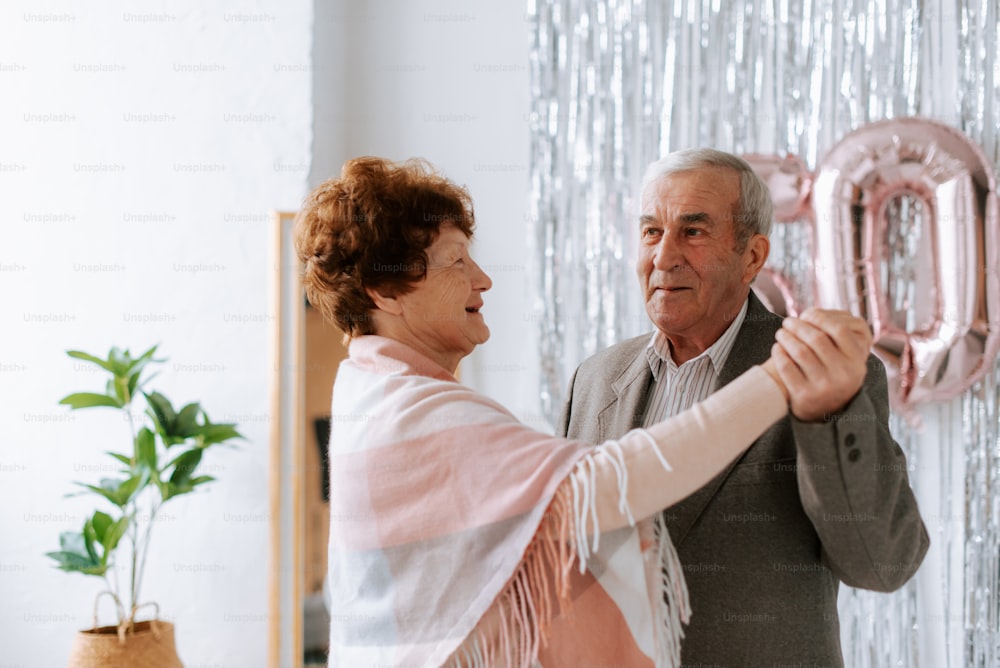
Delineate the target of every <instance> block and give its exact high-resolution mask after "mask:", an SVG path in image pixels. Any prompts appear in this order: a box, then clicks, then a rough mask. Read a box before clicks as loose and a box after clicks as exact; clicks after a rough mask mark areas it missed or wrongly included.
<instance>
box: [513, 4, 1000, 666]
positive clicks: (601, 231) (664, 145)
mask: <svg viewBox="0 0 1000 668" xmlns="http://www.w3.org/2000/svg"><path fill="white" fill-rule="evenodd" d="M529 14H530V16H531V17H532V20H533V24H532V29H533V38H534V42H533V49H532V61H531V75H532V86H533V90H532V105H533V109H532V116H531V119H532V128H531V136H532V164H531V178H532V193H531V200H530V202H531V204H530V206H531V207H532V218H531V219H532V221H533V229H532V234H533V238H534V241H535V244H534V250H533V254H534V262H533V268H534V280H535V291H536V303H535V304H534V308H535V320H536V321H537V322H538V323H539V331H538V334H539V340H540V345H541V361H542V375H541V387H540V389H539V393H540V397H541V401H542V405H543V409H544V411H545V413H546V415H547V416H548V417H549V418H550V419H551V420H555V418H556V416H557V415H558V413H559V411H560V408H561V405H562V401H563V398H564V393H565V389H566V386H567V383H568V380H569V376H570V374H571V373H572V371H573V369H574V368H575V367H576V365H577V364H579V362H580V361H582V360H583V359H584V358H585V357H587V356H588V355H590V354H592V353H594V352H595V351H597V350H599V349H601V348H604V347H606V346H608V345H611V344H613V343H616V342H618V341H620V340H622V339H624V338H627V337H629V336H633V335H636V334H640V333H642V332H645V331H649V330H650V327H651V326H650V323H649V322H648V319H647V317H646V315H645V311H644V309H643V306H642V302H641V298H640V295H639V290H638V284H637V280H636V278H635V276H634V273H633V271H632V267H633V264H632V260H633V257H634V253H635V243H636V238H635V237H636V216H635V211H636V209H637V206H638V202H637V188H638V184H639V181H640V179H641V176H642V171H643V169H644V168H645V166H646V165H647V164H648V163H649V162H651V161H653V160H655V159H657V158H658V157H660V156H661V155H663V154H665V153H667V152H669V151H672V150H675V149H679V148H686V147H690V146H712V147H716V148H720V149H723V150H727V151H731V152H734V153H740V154H767V155H772V154H773V155H786V154H788V155H793V156H797V157H799V158H801V159H802V160H803V161H804V162H805V163H806V164H807V166H808V167H809V168H810V169H815V168H816V166H817V163H818V161H819V160H821V159H822V157H823V155H824V154H825V152H826V151H827V150H828V149H829V148H830V147H831V146H832V145H833V144H834V143H835V142H836V141H837V140H839V139H840V138H842V137H843V136H844V135H846V134H847V133H848V132H850V131H851V130H854V129H856V128H858V127H860V126H862V125H865V124H866V123H869V122H872V121H876V120H881V119H890V118H898V117H902V116H923V117H927V118H933V119H935V120H938V121H941V122H943V123H946V124H948V125H951V126H953V127H955V128H957V129H959V130H961V131H962V132H964V133H965V134H966V135H967V136H968V137H969V138H970V139H971V140H972V141H973V142H975V143H976V144H978V145H979V146H980V147H981V148H982V149H983V151H984V152H985V154H986V156H987V157H988V158H989V159H990V160H991V161H992V162H993V164H994V165H996V164H997V163H998V162H1000V127H998V126H1000V57H998V53H997V46H998V41H997V39H998V33H1000V13H998V7H997V2H996V0H956V1H955V2H949V3H930V2H922V1H920V0H801V1H799V0H743V1H741V2H728V1H727V2H723V1H722V0H663V1H661V2H657V1H654V0H649V1H648V2H647V1H645V0H534V1H533V2H531V3H530V4H529ZM899 215H900V216H901V219H900V220H899V221H898V229H899V230H902V231H903V232H902V233H901V234H899V235H897V236H898V237H899V238H898V239H897V240H896V245H895V247H894V248H892V249H891V257H890V260H891V261H890V263H889V266H890V267H891V269H890V271H891V273H892V275H891V276H890V280H891V281H892V282H893V284H894V285H895V288H894V291H893V293H894V295H893V296H894V298H895V299H896V301H897V302H898V304H897V308H898V309H899V310H900V311H902V312H903V313H904V316H905V312H906V311H907V309H915V308H916V306H915V305H914V304H913V300H914V299H915V298H917V297H918V295H916V291H915V287H916V278H915V277H916V276H917V275H918V274H919V272H920V269H921V268H920V267H919V266H917V265H916V263H917V262H918V260H917V258H916V255H915V254H914V253H912V252H910V251H909V250H908V249H909V248H912V245H913V244H912V242H914V241H915V239H914V238H913V237H912V235H911V236H910V238H907V233H906V230H911V229H912V230H916V229H919V225H916V224H913V223H914V221H913V220H912V219H913V218H914V217H915V216H919V215H920V214H919V212H918V211H917V212H913V211H911V212H909V213H907V212H902V213H901V214H899ZM907 218H909V220H907ZM811 243H812V238H811V234H810V227H809V225H808V224H807V223H806V221H799V222H787V223H783V224H779V225H776V229H775V231H774V232H773V233H772V250H771V259H770V261H769V265H770V267H771V268H772V269H773V270H775V271H778V272H780V273H781V274H783V275H784V276H786V277H788V279H789V280H790V282H791V286H792V291H793V293H794V295H795V297H796V300H797V301H798V302H799V303H803V304H808V303H810V302H811V300H812V295H813V285H812V281H813V279H812V262H813V259H812V258H813V256H812V253H811V250H810V249H811ZM998 385H1000V365H997V364H994V366H993V368H992V370H991V372H990V373H988V374H987V375H986V376H985V377H984V378H983V379H982V380H981V381H979V382H978V383H976V385H975V386H974V387H973V388H972V389H970V390H969V391H967V392H965V393H963V394H962V395H961V396H959V397H956V398H955V399H953V400H951V401H947V402H938V403H935V404H927V405H924V406H922V407H920V409H919V415H918V416H917V417H918V418H919V424H918V423H915V422H913V421H904V420H902V419H900V418H894V424H893V425H892V426H893V431H894V434H895V435H896V437H897V440H899V441H900V443H901V445H902V446H903V448H904V449H906V451H907V455H908V458H909V465H910V468H911V483H912V484H913V487H914V489H915V491H916V493H917V496H918V499H919V500H920V503H921V509H922V512H923V515H924V518H925V521H926V523H927V526H928V531H929V532H930V533H931V540H932V547H931V553H930V554H929V555H928V558H927V559H926V560H925V562H924V565H923V566H922V567H921V569H920V571H918V573H917V575H916V576H915V577H914V578H913V579H912V580H911V581H910V582H909V583H908V584H907V586H906V587H904V588H903V589H902V590H900V591H898V592H895V593H894V594H877V593H871V592H864V591H856V590H852V589H849V588H846V587H845V588H844V589H843V590H842V592H841V606H840V607H841V624H842V634H843V644H844V652H845V659H846V661H847V664H848V665H849V666H855V667H859V668H860V667H868V666H870V667H872V668H876V667H878V668H881V667H883V666H905V667H907V668H910V667H915V666H923V667H925V668H944V667H951V668H958V667H964V666H982V667H993V666H1000V591H998V585H1000V582H998V575H1000V434H998V422H1000V415H998V414H1000V409H998V408H1000V397H998V390H997V388H998Z"/></svg>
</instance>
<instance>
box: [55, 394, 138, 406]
mask: <svg viewBox="0 0 1000 668" xmlns="http://www.w3.org/2000/svg"><path fill="white" fill-rule="evenodd" d="M59 403H60V404H67V405H68V406H69V407H70V408H93V407H95V406H109V407H111V408H121V407H122V406H123V405H124V404H122V403H121V402H120V401H119V400H118V399H116V398H115V397H109V396H108V395H106V394H97V393H96V392H77V393H75V394H68V395H66V396H65V397H63V398H62V399H61V400H60V401H59Z"/></svg>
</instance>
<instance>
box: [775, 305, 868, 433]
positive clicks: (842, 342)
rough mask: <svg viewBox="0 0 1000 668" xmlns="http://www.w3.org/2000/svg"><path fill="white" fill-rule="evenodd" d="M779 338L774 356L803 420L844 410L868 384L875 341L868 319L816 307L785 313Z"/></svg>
mask: <svg viewBox="0 0 1000 668" xmlns="http://www.w3.org/2000/svg"><path fill="white" fill-rule="evenodd" d="M775 338H776V340H777V343H775V344H774V347H773V348H772V349H771V359H773V360H774V365H775V368H776V369H777V372H778V375H779V376H780V377H781V381H782V382H783V383H784V385H785V387H786V388H787V389H788V393H789V395H790V397H791V401H790V406H791V411H792V415H794V416H795V417H796V418H798V419H799V420H802V421H803V422H818V421H820V420H823V419H824V418H826V417H829V416H830V415H833V414H834V413H838V412H840V411H841V410H843V408H844V407H845V406H846V405H847V404H848V403H849V402H850V401H851V399H852V398H853V397H854V395H855V394H857V393H858V390H860V389H861V386H862V385H863V384H864V381H865V374H866V372H867V361H868V352H869V350H870V349H871V345H872V334H871V330H870V329H869V328H868V323H866V322H865V321H864V320H862V319H860V318H856V317H854V316H852V315H851V314H850V313H847V312H846V311H829V310H822V309H814V308H810V309H807V310H806V311H805V312H804V313H803V314H802V315H801V317H799V318H785V320H784V323H783V324H782V327H781V329H780V330H778V333H777V336H776V337H775Z"/></svg>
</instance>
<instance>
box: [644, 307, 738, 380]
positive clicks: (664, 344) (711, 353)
mask: <svg viewBox="0 0 1000 668" xmlns="http://www.w3.org/2000/svg"><path fill="white" fill-rule="evenodd" d="M749 303H750V300H749V299H747V300H746V301H744V302H743V308H741V309H740V312H739V313H737V314H736V317H735V318H733V321H732V322H731V323H730V324H729V327H728V328H726V331H724V332H723V333H722V336H720V337H719V338H717V339H716V340H715V343H713V344H712V345H710V346H709V347H708V348H706V349H705V350H704V351H702V353H701V354H700V355H698V356H697V357H695V358H693V359H690V360H688V361H687V362H685V364H688V363H690V362H694V361H695V360H700V359H703V358H705V357H708V358H709V359H710V360H711V362H712V368H713V370H714V371H715V374H716V375H718V374H719V373H721V372H722V366H723V365H724V364H725V363H726V360H727V359H729V353H730V351H732V349H733V344H734V343H736V335H737V334H738V333H739V331H740V327H742V326H743V321H744V320H745V319H746V316H747V308H748V306H749ZM646 359H647V360H649V368H650V370H652V372H653V377H654V378H656V379H657V380H659V378H660V371H661V369H663V368H664V367H663V366H662V365H663V364H666V368H667V369H669V370H670V371H671V372H673V371H676V370H677V364H676V363H675V362H674V359H673V357H671V356H670V341H668V340H667V337H666V335H665V334H664V333H663V332H661V331H660V330H656V331H655V332H653V336H652V338H650V340H649V344H648V345H647V346H646Z"/></svg>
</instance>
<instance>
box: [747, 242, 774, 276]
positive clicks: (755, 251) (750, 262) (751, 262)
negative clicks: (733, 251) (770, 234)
mask: <svg viewBox="0 0 1000 668" xmlns="http://www.w3.org/2000/svg"><path fill="white" fill-rule="evenodd" d="M770 252H771V240H770V239H768V238H767V237H766V236H764V235H763V234H755V235H753V236H752V237H751V238H750V241H748V242H747V249H746V251H745V252H744V257H745V258H746V268H745V270H744V272H743V278H744V280H745V281H746V283H747V285H749V284H750V283H751V282H752V281H753V279H754V278H755V277H756V276H757V274H759V273H760V270H761V269H763V268H764V263H766V262H767V256H768V255H769V254H770Z"/></svg>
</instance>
